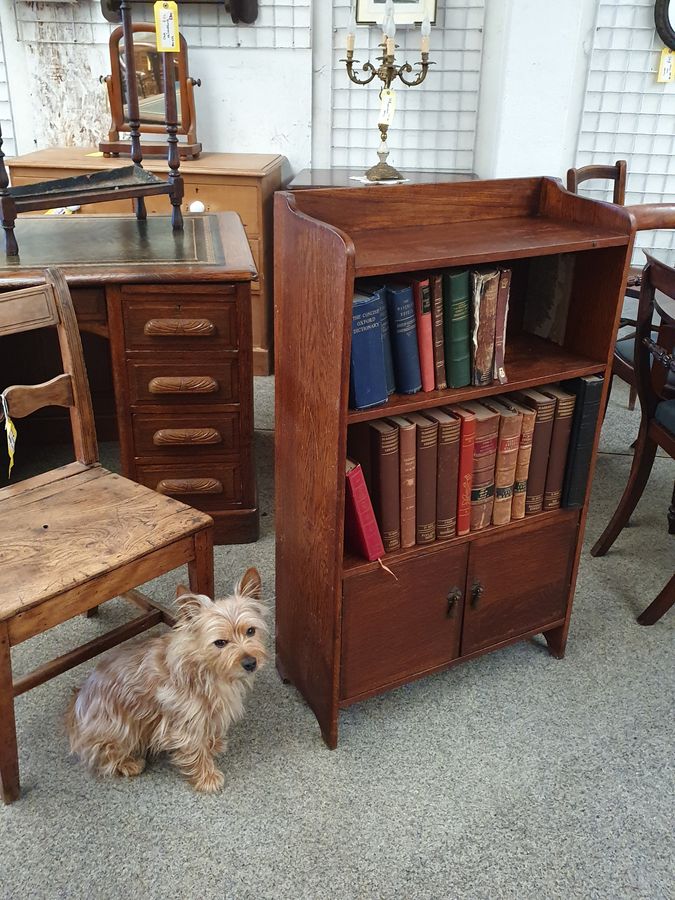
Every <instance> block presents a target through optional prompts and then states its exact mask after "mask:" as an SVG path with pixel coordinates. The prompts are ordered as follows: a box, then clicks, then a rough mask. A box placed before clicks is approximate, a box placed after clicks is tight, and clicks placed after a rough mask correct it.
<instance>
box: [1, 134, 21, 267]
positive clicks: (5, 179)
mask: <svg viewBox="0 0 675 900" xmlns="http://www.w3.org/2000/svg"><path fill="white" fill-rule="evenodd" d="M0 213H1V214H2V227H3V228H4V229H5V251H6V252H7V256H18V255H19V245H18V244H17V242H16V237H15V236H14V222H15V220H16V207H15V205H14V198H13V197H12V196H11V195H10V193H9V175H8V174H7V169H6V167H5V154H4V151H3V149H2V127H0Z"/></svg>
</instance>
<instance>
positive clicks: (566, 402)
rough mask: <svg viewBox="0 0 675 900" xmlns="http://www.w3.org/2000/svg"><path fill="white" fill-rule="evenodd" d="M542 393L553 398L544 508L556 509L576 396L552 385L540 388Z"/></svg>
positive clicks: (558, 502)
mask: <svg viewBox="0 0 675 900" xmlns="http://www.w3.org/2000/svg"><path fill="white" fill-rule="evenodd" d="M542 394H546V396H547V397H553V398H554V399H555V417H554V419H553V432H552V434H551V449H550V451H549V455H548V470H547V472H546V485H545V487H544V509H558V508H559V506H560V500H561V497H562V487H563V478H564V477H565V463H566V461H567V450H568V447H569V443H570V432H571V431H572V416H573V415H574V405H575V403H576V399H577V398H576V395H575V394H570V393H569V392H567V391H563V390H561V388H559V387H554V386H549V387H545V388H542Z"/></svg>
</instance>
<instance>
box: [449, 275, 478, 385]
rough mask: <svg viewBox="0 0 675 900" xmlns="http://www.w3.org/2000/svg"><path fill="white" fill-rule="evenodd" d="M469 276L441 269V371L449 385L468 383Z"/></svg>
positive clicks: (469, 353) (469, 379)
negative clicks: (443, 367) (443, 341)
mask: <svg viewBox="0 0 675 900" xmlns="http://www.w3.org/2000/svg"><path fill="white" fill-rule="evenodd" d="M469 275H470V273H469V270H468V269H448V270H447V271H446V272H443V328H444V335H445V371H446V377H447V380H448V387H450V388H459V387H464V386H465V385H467V384H471V340H470V328H469V325H470V319H469V301H470V294H471V280H470V277H469Z"/></svg>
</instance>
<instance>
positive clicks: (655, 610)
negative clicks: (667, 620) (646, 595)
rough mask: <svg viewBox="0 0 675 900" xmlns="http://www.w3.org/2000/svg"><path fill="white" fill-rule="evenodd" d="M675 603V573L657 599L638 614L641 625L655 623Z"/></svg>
mask: <svg viewBox="0 0 675 900" xmlns="http://www.w3.org/2000/svg"><path fill="white" fill-rule="evenodd" d="M674 604H675V575H673V577H672V578H671V579H670V581H669V582H668V584H667V585H666V586H665V587H664V589H663V590H662V591H661V593H660V594H659V596H658V597H657V598H656V600H652V602H651V603H650V604H649V606H648V607H647V609H646V610H645V611H644V612H643V613H641V614H640V615H639V616H638V622H639V623H640V625H653V624H654V622H658V621H659V619H660V618H661V616H663V615H665V613H667V612H668V610H669V609H670V608H671V607H672V606H673V605H674Z"/></svg>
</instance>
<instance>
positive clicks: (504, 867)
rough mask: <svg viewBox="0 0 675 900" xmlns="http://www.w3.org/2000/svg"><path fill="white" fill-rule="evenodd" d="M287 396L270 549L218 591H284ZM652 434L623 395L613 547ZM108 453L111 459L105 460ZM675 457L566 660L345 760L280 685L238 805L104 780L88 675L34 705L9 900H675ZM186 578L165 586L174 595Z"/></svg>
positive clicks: (614, 431) (484, 665) (406, 710)
mask: <svg viewBox="0 0 675 900" xmlns="http://www.w3.org/2000/svg"><path fill="white" fill-rule="evenodd" d="M272 393H273V383H272V379H256V404H257V428H258V431H257V444H256V447H257V452H258V463H259V469H258V471H259V486H260V495H261V510H262V518H261V524H262V536H261V540H260V541H259V542H258V543H257V544H255V545H247V546H240V547H219V548H218V549H217V552H216V565H217V579H216V580H217V585H218V588H219V589H220V590H224V589H225V588H226V587H227V586H229V585H230V584H231V583H232V582H233V581H234V579H235V578H236V577H237V576H238V574H239V573H240V572H241V571H242V570H243V568H245V567H246V566H247V565H250V564H256V565H258V566H259V568H260V570H261V572H262V574H263V578H264V581H265V584H266V587H267V593H268V597H271V594H272V590H273V573H274V510H273V499H272V498H273V492H272V456H273V434H272V431H271V428H272V407H273V399H272ZM636 429H637V415H636V414H630V413H628V412H627V410H626V408H625V392H624V391H623V389H622V386H620V385H619V386H618V389H616V390H615V393H614V397H613V399H612V403H611V406H610V412H609V415H608V418H607V422H606V425H605V429H604V432H603V438H602V449H603V451H604V452H603V453H602V455H601V456H600V458H599V461H598V467H597V477H596V481H595V486H594V491H593V500H592V506H591V513H590V516H589V522H588V528H587V544H588V545H590V543H592V541H593V540H594V539H595V538H596V537H597V535H598V534H599V533H600V531H601V530H602V528H603V527H604V525H605V523H606V521H607V519H608V517H609V515H610V513H611V511H612V510H613V508H614V505H615V503H616V501H617V499H618V496H619V494H620V492H621V490H622V489H623V486H624V483H625V479H626V476H627V473H628V469H629V466H630V451H629V449H628V448H629V445H630V443H631V442H632V440H633V438H634V436H635V431H636ZM106 449H107V448H106ZM674 469H675V466H673V464H672V462H671V460H669V459H658V460H657V461H656V465H655V470H654V473H653V475H652V478H651V481H650V483H649V486H648V488H647V490H646V491H645V494H644V497H643V499H642V501H641V502H640V505H639V507H638V509H637V512H636V515H635V517H634V523H633V525H632V526H631V527H630V528H629V529H627V530H626V531H625V532H624V533H623V534H622V535H621V537H620V538H619V540H618V541H617V543H616V545H615V549H613V550H612V552H611V553H610V554H608V555H607V556H606V557H605V558H604V559H600V560H593V559H591V557H590V555H589V554H588V552H587V549H586V551H585V552H584V554H583V557H582V564H581V571H580V576H579V582H578V588H577V595H576V602H575V611H574V616H573V619H572V629H571V634H570V642H569V644H568V651H567V656H566V658H565V660H563V661H556V660H554V659H552V658H551V657H549V656H548V654H547V653H546V652H545V651H544V650H543V648H542V645H541V643H540V642H539V641H533V642H528V643H522V644H519V645H516V646H513V647H510V648H508V649H506V650H503V651H501V652H499V653H496V654H492V655H490V656H486V657H483V658H482V659H477V660H475V661H473V662H471V663H468V664H466V665H463V666H460V667H457V668H456V669H453V670H451V671H449V672H446V673H443V674H439V675H436V676H433V677H430V678H427V679H425V680H423V681H419V682H416V683H414V684H411V685H408V686H406V687H402V688H399V689H398V690H396V691H392V692H391V693H389V694H386V695H384V696H382V697H378V698H375V699H372V700H369V701H367V702H365V703H362V704H360V705H357V706H355V707H353V708H351V709H350V710H347V711H345V712H344V713H343V714H342V716H341V736H340V747H339V749H338V750H337V751H335V752H332V753H331V752H329V751H328V750H327V749H326V748H325V747H324V745H323V744H322V742H321V739H320V736H319V731H318V728H317V726H316V723H315V721H314V718H313V716H312V714H311V713H310V712H309V710H308V709H307V707H306V706H305V704H304V703H303V701H302V699H301V698H300V697H299V695H298V694H297V693H296V692H295V691H294V690H293V689H292V688H290V687H286V686H284V685H282V684H281V682H280V681H279V679H278V677H277V675H276V673H275V671H274V669H273V667H272V666H270V667H269V668H268V669H267V670H265V671H264V672H262V673H261V676H260V678H259V680H258V682H257V684H256V687H255V691H254V693H253V695H252V697H251V702H250V703H249V707H248V715H247V717H246V718H245V720H244V721H243V722H242V723H240V724H239V725H238V726H237V727H236V728H235V729H234V731H233V733H232V739H231V746H230V749H229V751H228V753H227V755H226V756H225V757H224V759H223V767H224V770H225V772H226V776H227V781H226V788H225V791H224V793H223V794H222V795H221V796H219V797H209V798H203V797H200V796H197V795H195V794H194V793H192V792H191V791H190V790H189V788H188V787H187V786H186V785H185V784H184V783H183V782H182V781H181V780H180V779H179V778H178V777H177V776H176V775H175V774H174V772H173V771H172V770H171V768H170V767H169V766H168V765H167V764H166V763H164V762H161V761H160V762H158V763H155V764H153V765H151V766H150V767H149V769H148V770H147V772H146V773H145V774H144V775H143V776H141V778H139V779H136V780H134V781H130V782H120V781H108V782H100V781H96V780H94V779H92V778H90V777H89V776H88V775H86V774H85V773H84V772H83V771H82V770H81V768H80V767H79V766H78V765H77V763H75V762H74V761H73V760H71V759H69V758H68V756H67V753H66V744H65V739H64V735H63V731H62V727H61V724H60V723H61V718H62V713H63V710H64V707H65V705H66V703H67V700H68V697H69V694H70V691H71V688H72V687H73V686H74V685H75V684H77V683H78V682H79V681H80V680H81V679H82V678H83V676H84V675H85V673H86V672H87V671H88V670H89V668H90V665H91V664H86V665H84V666H82V667H80V669H76V670H74V671H72V672H70V673H67V674H66V675H64V676H62V677H61V678H58V679H56V680H54V681H52V682H50V683H48V684H47V685H44V686H43V687H41V688H39V689H37V690H35V691H33V692H31V693H29V694H26V695H24V696H22V697H20V698H19V699H18V701H17V720H18V729H19V743H20V757H21V770H22V782H23V796H22V799H21V800H20V802H18V803H16V804H14V805H13V806H11V807H7V808H5V809H0V898H12V900H28V898H55V897H63V898H87V900H91V898H111V900H112V898H115V900H119V898H143V900H154V898H177V900H178V898H180V900H187V898H190V900H192V898H195V900H201V898H211V897H214V898H215V897H218V898H237V900H239V898H242V900H244V898H251V900H253V898H256V900H260V898H270V900H272V898H274V900H278V898H293V900H295V898H308V900H320V898H341V900H342V898H345V900H352V898H354V900H356V898H359V900H361V898H401V900H404V898H405V900H407V898H430V900H431V898H434V900H435V898H462V900H472V898H485V900H487V898H518V900H524V898H538V900H541V898H547V900H548V898H566V900H567V898H572V897H573V898H607V900H610V898H611V900H616V898H629V897H630V898H648V900H666V898H673V897H675V888H674V887H673V885H674V884H675V871H674V869H673V859H674V858H675V854H674V853H673V851H674V850H675V846H674V844H675V840H674V835H675V830H674V829H673V810H674V809H675V805H674V803H673V800H674V797H673V785H674V784H675V778H674V775H675V771H674V768H675V766H674V759H673V744H674V741H673V709H674V706H673V699H674V698H673V685H674V684H675V679H674V678H673V674H674V673H673V659H674V654H673V649H674V641H673V634H674V629H675V614H671V615H670V616H669V617H667V618H666V619H664V620H662V621H661V622H660V623H659V624H658V625H656V626H654V627H653V628H640V627H639V626H638V625H636V623H635V616H636V614H637V613H638V612H639V611H640V610H641V609H642V608H643V607H644V606H645V605H646V604H647V602H648V601H649V600H650V599H651V598H652V597H653V596H655V594H656V593H657V592H658V590H659V589H660V588H661V586H662V585H663V584H664V583H665V581H666V579H667V578H668V577H669V576H670V574H671V573H672V570H673V564H674V561H675V552H674V551H675V539H674V538H669V537H668V535H667V533H666V528H665V521H666V520H665V514H666V508H667V505H668V501H669V497H670V491H671V490H672V483H673V476H674V474H675V472H674ZM179 575H180V573H176V575H175V576H173V575H172V576H171V577H168V578H166V579H162V580H161V581H160V582H159V583H158V584H156V585H155V587H156V589H157V590H158V591H159V594H160V595H163V596H164V598H165V599H168V598H170V597H171V595H172V593H173V589H174V585H175V583H176V579H177V577H178V576H179ZM126 615H127V612H126V610H125V609H124V608H123V607H122V604H120V603H119V602H118V601H113V602H112V603H109V604H107V605H106V606H105V608H104V610H103V611H102V614H101V619H100V620H99V621H96V620H86V619H84V618H78V619H77V620H74V621H72V622H70V623H67V625H65V626H63V627H62V628H60V629H57V630H55V631H53V632H51V633H50V634H49V635H47V636H43V637H41V638H40V639H36V640H34V641H30V642H28V643H27V644H24V645H22V646H21V647H19V648H17V651H16V653H15V666H16V670H17V673H21V672H22V671H25V670H26V669H28V668H29V667H32V666H33V665H35V664H36V663H37V662H38V661H39V660H41V659H43V658H44V657H46V656H47V654H48V653H53V652H57V651H58V650H59V649H61V648H67V647H68V646H71V645H72V643H73V642H74V641H75V640H79V639H88V638H89V637H91V636H92V635H94V634H96V633H97V632H98V631H99V630H100V629H101V628H103V627H104V626H108V625H114V624H117V623H118V622H119V621H121V619H122V618H123V617H125V616H126Z"/></svg>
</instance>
